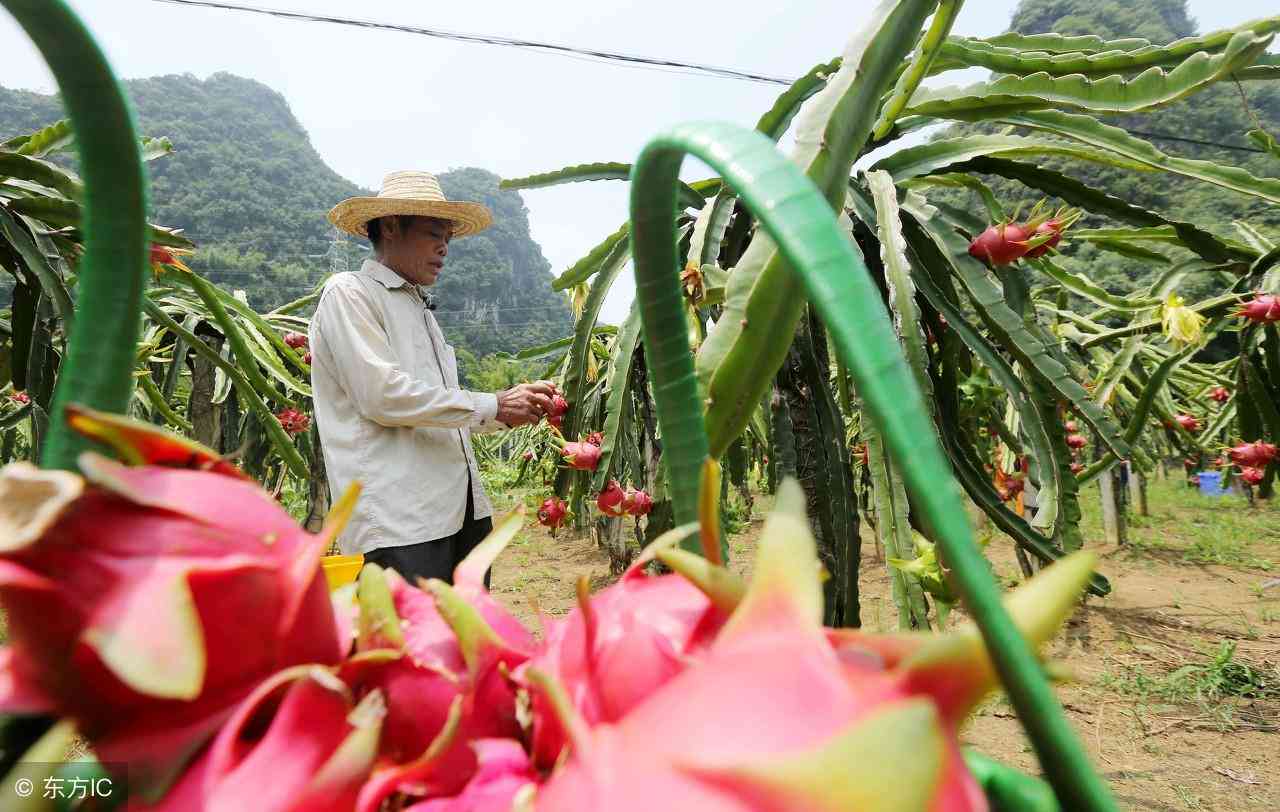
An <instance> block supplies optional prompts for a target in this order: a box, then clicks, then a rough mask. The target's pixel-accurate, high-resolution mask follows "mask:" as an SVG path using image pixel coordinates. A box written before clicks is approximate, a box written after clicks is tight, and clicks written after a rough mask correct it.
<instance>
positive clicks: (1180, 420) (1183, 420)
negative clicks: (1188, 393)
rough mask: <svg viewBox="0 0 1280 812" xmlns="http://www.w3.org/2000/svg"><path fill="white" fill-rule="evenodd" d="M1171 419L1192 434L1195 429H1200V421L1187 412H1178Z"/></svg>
mask: <svg viewBox="0 0 1280 812" xmlns="http://www.w3.org/2000/svg"><path fill="white" fill-rule="evenodd" d="M1173 419H1174V421H1175V422H1177V424H1178V425H1179V426H1181V427H1182V428H1183V430H1184V431H1188V432H1191V433H1192V434H1195V433H1196V432H1197V431H1199V430H1200V421H1199V420H1197V419H1195V418H1194V417H1192V416H1191V415H1189V414H1180V415H1177V416H1176V417H1174V418H1173Z"/></svg>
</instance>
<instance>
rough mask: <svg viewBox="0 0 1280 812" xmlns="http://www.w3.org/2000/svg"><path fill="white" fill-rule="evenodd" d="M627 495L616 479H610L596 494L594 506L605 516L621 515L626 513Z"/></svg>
mask: <svg viewBox="0 0 1280 812" xmlns="http://www.w3.org/2000/svg"><path fill="white" fill-rule="evenodd" d="M626 499H627V495H626V493H624V492H623V490H622V486H621V485H619V484H618V480H616V479H611V480H609V484H608V485H605V486H604V490H602V491H600V493H599V495H598V496H596V507H597V508H599V509H600V512H601V513H603V514H604V515H606V516H623V515H625V514H626V505H625V502H626Z"/></svg>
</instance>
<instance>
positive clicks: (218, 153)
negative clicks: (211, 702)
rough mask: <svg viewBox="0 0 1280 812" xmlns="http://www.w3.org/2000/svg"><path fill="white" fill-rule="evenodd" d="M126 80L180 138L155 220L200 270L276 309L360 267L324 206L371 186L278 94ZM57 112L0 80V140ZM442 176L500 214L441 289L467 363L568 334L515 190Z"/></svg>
mask: <svg viewBox="0 0 1280 812" xmlns="http://www.w3.org/2000/svg"><path fill="white" fill-rule="evenodd" d="M125 85H126V87H127V90H128V93H129V95H130V97H131V99H132V101H133V104H134V108H135V110H136V111H137V115H138V126H139V130H140V131H141V132H142V133H144V134H147V135H156V136H161V135H163V136H167V137H168V138H169V139H170V140H171V141H172V142H173V144H174V153H173V155H171V156H169V157H167V158H165V159H163V160H160V161H156V162H154V163H152V164H150V169H151V176H152V199H151V206H152V211H151V219H152V220H153V221H154V222H157V223H163V224H164V225H167V226H174V227H179V228H183V229H185V230H186V233H187V235H188V236H189V237H191V238H192V239H194V240H195V241H196V243H197V245H198V246H199V250H198V252H197V254H196V256H195V257H194V258H193V261H192V262H191V263H190V264H191V265H192V267H193V268H195V269H196V270H198V271H200V272H201V273H202V274H204V275H206V276H208V277H209V278H211V279H212V280H214V281H215V282H217V283H218V284H220V285H223V286H224V287H226V288H228V289H234V290H243V291H244V292H245V294H246V295H247V297H248V299H249V302H250V303H251V304H252V305H253V306H254V307H256V308H258V309H268V308H271V307H275V306H278V305H280V304H283V303H284V302H287V301H290V300H293V299H296V298H298V297H300V296H303V295H305V294H307V293H309V292H311V290H313V289H314V287H315V285H316V284H317V283H318V282H320V281H321V280H322V279H323V278H324V276H325V275H327V274H328V273H330V272H331V270H333V269H340V268H342V267H358V263H359V261H360V258H361V257H362V256H364V255H366V253H367V243H365V242H364V241H363V240H350V241H344V242H335V234H334V229H333V228H332V227H331V226H330V225H329V224H328V222H327V221H326V220H325V216H324V215H325V213H326V212H327V211H328V210H329V209H330V208H331V207H332V206H333V205H334V204H335V203H337V202H338V201H339V200H341V199H343V198H346V197H351V196H353V195H360V194H369V192H368V191H366V190H363V189H361V188H360V187H358V186H357V185H356V184H354V183H351V182H350V181H348V180H346V179H345V178H343V177H342V176H340V175H339V174H338V173H336V172H334V171H333V170H332V169H330V168H329V167H328V166H327V165H326V164H325V162H324V160H323V158H321V156H320V154H319V153H317V152H316V150H315V148H314V147H312V145H311V142H310V140H309V139H308V137H307V132H306V130H305V129H304V128H303V127H302V125H301V124H300V123H299V122H298V120H297V119H296V118H295V117H294V115H293V113H292V111H291V110H290V109H289V105H288V102H286V101H285V99H284V97H283V96H282V95H280V94H279V93H277V92H275V91H274V90H272V89H271V88H269V87H267V86H265V85H263V84H261V83H259V82H256V81H253V80H251V79H245V78H242V77H239V76H234V75H231V74H227V73H219V74H215V75H213V76H211V77H209V78H208V79H204V80H201V79H198V78H196V77H194V76H191V75H180V76H179V75H173V76H157V77H154V78H150V79H137V80H131V81H128V82H126V83H125ZM63 116H64V114H63V111H62V108H61V105H60V103H59V102H58V99H57V98H56V97H55V96H48V95H43V94H39V93H32V92H28V91H22V90H8V89H5V88H0V140H2V139H4V138H8V137H11V136H13V135H17V134H19V133H25V132H30V131H32V130H35V129H37V128H39V127H43V126H45V125H47V124H49V123H51V122H53V121H56V120H58V119H60V118H62V117H63ZM440 182H441V185H442V187H443V188H444V191H445V194H446V195H447V196H449V197H450V198H456V199H467V200H477V201H481V202H483V203H485V204H486V205H488V206H489V207H490V208H491V209H492V210H493V212H494V216H495V225H494V227H493V228H491V229H489V230H488V231H486V232H484V233H483V234H480V235H477V236H474V237H469V238H467V239H464V240H459V241H458V242H456V243H454V244H453V245H452V246H451V247H450V257H449V263H448V272H447V273H446V275H445V276H444V277H443V278H442V280H441V282H440V284H439V286H438V288H437V289H436V294H437V297H438V300H439V304H438V310H437V312H438V314H439V318H440V321H441V323H442V324H444V325H445V326H446V332H448V333H449V334H450V340H451V341H453V342H455V343H456V344H458V345H460V346H461V347H462V348H463V349H464V350H466V351H468V352H467V353H463V354H462V357H463V359H464V361H465V360H468V353H469V354H470V355H473V356H476V357H480V356H484V355H487V354H490V353H493V352H497V351H507V352H511V351H516V350H519V349H522V348H524V347H527V346H530V345H534V344H540V343H545V342H547V341H550V340H553V339H556V338H560V337H562V336H565V335H568V334H569V333H570V332H571V331H572V323H573V320H572V316H571V314H570V311H569V307H568V304H567V302H566V300H565V297H564V296H563V295H562V294H558V293H555V292H554V291H552V290H551V284H550V283H551V278H552V277H551V275H550V272H551V267H550V264H549V263H548V262H547V260H546V259H545V258H544V257H543V256H542V251H541V249H540V248H539V247H538V245H537V243H535V242H534V241H533V239H532V237H531V236H530V234H529V219H528V212H527V210H526V209H525V206H524V202H523V201H522V200H521V198H520V196H519V194H518V193H517V192H511V191H505V190H499V189H498V177H497V176H496V175H494V174H492V173H489V172H486V171H485V170H483V169H475V168H466V169H456V170H453V171H450V172H445V173H442V174H441V176H440ZM357 243H358V244H357ZM6 298H7V295H6Z"/></svg>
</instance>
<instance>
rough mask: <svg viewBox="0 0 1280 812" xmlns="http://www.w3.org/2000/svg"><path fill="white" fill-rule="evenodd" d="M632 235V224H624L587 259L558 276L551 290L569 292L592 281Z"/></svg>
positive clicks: (592, 250)
mask: <svg viewBox="0 0 1280 812" xmlns="http://www.w3.org/2000/svg"><path fill="white" fill-rule="evenodd" d="M630 233H631V224H630V223H629V222H628V223H623V224H622V228H619V229H618V230H617V231H615V232H613V233H612V234H610V235H609V236H608V237H605V238H604V242H602V243H600V244H599V245H597V246H596V247H595V248H592V249H591V250H590V251H588V252H587V255H586V256H585V257H583V258H582V259H580V260H578V261H577V262H575V263H573V265H572V267H570V268H569V270H567V271H565V272H564V273H562V274H560V275H559V276H557V277H556V278H555V280H554V281H553V282H552V283H551V289H552V290H567V289H568V288H571V287H573V286H574V285H577V284H581V283H582V282H585V281H587V280H588V279H590V278H591V277H592V275H593V274H595V272H596V271H598V270H600V266H601V264H602V263H603V262H604V261H605V259H606V258H607V257H609V256H610V255H612V254H613V252H614V250H615V249H616V248H617V247H618V245H619V244H620V243H623V242H625V241H626V240H627V239H628V237H629V235H630Z"/></svg>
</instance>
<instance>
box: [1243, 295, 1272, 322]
mask: <svg viewBox="0 0 1280 812" xmlns="http://www.w3.org/2000/svg"><path fill="white" fill-rule="evenodd" d="M1236 315H1237V316H1240V317H1242V318H1246V319H1248V320H1249V321H1252V322H1257V323H1259V324H1274V323H1276V322H1280V296H1273V295H1271V294H1263V293H1259V294H1257V295H1256V296H1255V297H1254V298H1253V300H1252V301H1248V302H1245V303H1244V304H1242V305H1241V306H1240V309H1239V310H1237V311H1236Z"/></svg>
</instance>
